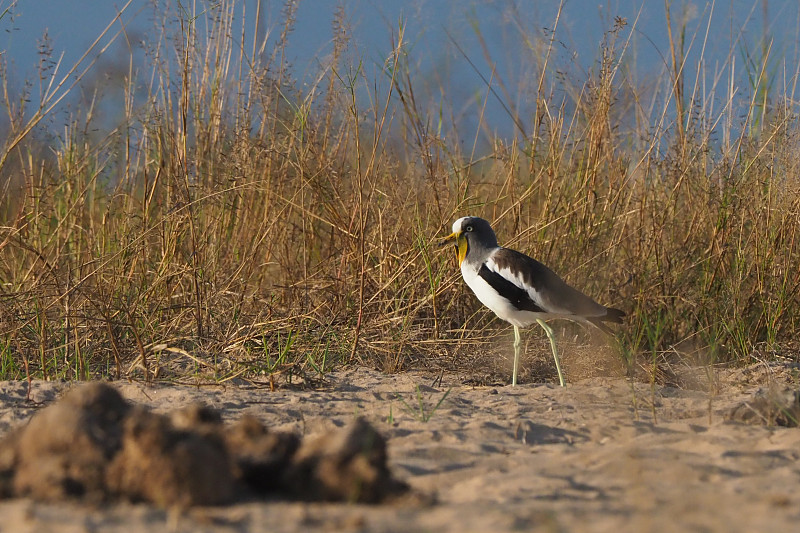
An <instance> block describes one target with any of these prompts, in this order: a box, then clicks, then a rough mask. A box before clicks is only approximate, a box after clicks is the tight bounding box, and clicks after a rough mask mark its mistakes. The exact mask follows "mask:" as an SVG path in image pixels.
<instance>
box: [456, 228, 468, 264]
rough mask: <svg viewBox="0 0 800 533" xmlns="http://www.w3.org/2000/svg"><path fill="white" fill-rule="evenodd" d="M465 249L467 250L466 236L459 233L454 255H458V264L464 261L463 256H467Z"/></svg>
mask: <svg viewBox="0 0 800 533" xmlns="http://www.w3.org/2000/svg"><path fill="white" fill-rule="evenodd" d="M467 251H469V243H468V242H467V236H466V235H464V234H463V233H459V234H458V238H457V244H456V257H458V264H459V265H460V264H461V263H462V261H464V258H465V257H467Z"/></svg>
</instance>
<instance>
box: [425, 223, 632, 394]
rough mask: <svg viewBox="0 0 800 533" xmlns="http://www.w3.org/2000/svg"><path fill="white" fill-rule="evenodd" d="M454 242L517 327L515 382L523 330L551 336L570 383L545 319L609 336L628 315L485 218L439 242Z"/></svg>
mask: <svg viewBox="0 0 800 533" xmlns="http://www.w3.org/2000/svg"><path fill="white" fill-rule="evenodd" d="M449 244H453V245H454V246H455V249H456V257H457V259H458V263H459V266H460V268H461V276H462V277H463V278H464V282H466V284H467V286H469V288H470V289H472V292H473V293H475V296H477V297H478V300H480V301H481V303H482V304H483V305H485V306H486V307H488V308H489V309H491V310H492V311H494V313H495V314H496V315H497V316H498V317H499V318H501V319H503V320H505V321H506V322H508V323H510V324H511V325H513V326H514V369H513V373H512V378H511V385H512V386H515V385H516V384H517V367H518V365H519V348H520V344H521V341H520V334H519V329H520V328H524V327H527V326H530V325H531V324H533V323H534V322H536V323H538V324H539V325H540V326H541V327H542V328H543V329H544V331H545V333H546V334H547V337H548V339H550V348H551V349H552V352H553V358H554V359H555V361H556V370H557V371H558V381H559V383H560V385H561V386H562V387H566V381H565V380H564V374H563V373H562V372H561V363H560V362H559V360H558V349H557V348H556V341H555V338H554V337H553V330H552V328H551V327H550V326H549V325H547V323H546V322H545V321H546V320H549V319H555V318H562V319H568V320H572V321H574V322H578V323H582V324H591V325H592V326H594V327H596V328H598V329H600V330H601V331H603V332H605V333H606V334H609V335H613V334H614V332H613V330H612V329H611V328H609V327H608V326H607V325H606V324H605V322H611V323H616V324H621V323H622V319H623V317H624V316H625V313H624V312H623V311H621V310H619V309H615V308H613V307H606V306H604V305H601V304H599V303H597V302H596V301H594V300H593V299H592V298H590V297H589V296H587V295H585V294H584V293H582V292H580V291H579V290H577V289H575V288H573V287H571V286H570V285H568V284H567V283H566V282H565V281H564V280H563V279H561V278H560V277H559V276H558V274H556V273H555V272H553V271H552V270H550V269H549V268H547V267H546V266H545V265H543V264H542V263H540V262H539V261H537V260H536V259H533V258H531V257H528V256H527V255H525V254H523V253H521V252H517V251H516V250H511V249H509V248H503V247H501V246H498V244H497V236H496V235H495V233H494V230H493V229H492V227H491V225H490V224H489V222H487V221H486V220H484V219H482V218H479V217H472V216H467V217H461V218H459V219H458V220H456V221H455V222H454V223H453V233H451V234H450V235H448V236H447V237H445V238H444V239H442V240H441V241H440V242H439V246H440V247H444V246H447V245H449Z"/></svg>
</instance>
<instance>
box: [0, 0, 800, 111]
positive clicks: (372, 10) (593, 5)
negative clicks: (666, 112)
mask: <svg viewBox="0 0 800 533" xmlns="http://www.w3.org/2000/svg"><path fill="white" fill-rule="evenodd" d="M12 4H13V5H12ZM124 4H125V2H124V1H118V2H113V1H108V0H18V1H16V2H13V1H12V0H0V12H2V11H3V10H4V9H5V8H6V7H9V6H12V9H11V11H10V13H8V14H6V16H5V17H4V18H3V19H2V20H0V30H2V31H0V51H2V52H3V60H4V61H5V63H6V65H7V72H8V76H9V79H10V80H11V82H12V86H16V87H19V86H20V85H19V84H21V83H22V80H26V79H27V80H34V81H35V80H36V79H37V73H36V64H37V61H38V57H39V56H38V52H37V50H38V47H39V46H40V43H41V42H42V39H43V36H44V35H45V34H47V36H48V38H49V41H50V45H51V46H52V49H53V52H54V54H53V55H54V57H56V58H58V57H59V56H60V55H61V54H62V53H63V65H64V66H66V65H71V64H73V63H74V62H75V61H76V60H77V59H78V58H79V57H80V56H81V55H82V53H83V52H84V51H85V50H86V48H87V47H88V46H89V45H90V44H91V42H92V41H93V40H94V39H95V38H96V37H97V36H98V35H99V34H100V33H101V32H102V30H103V28H105V27H106V26H107V25H108V24H109V22H111V21H112V20H113V19H114V18H115V16H116V14H117V12H118V10H119V9H120V8H121V7H122V6H123V5H124ZM182 4H185V5H189V6H191V2H188V1H184V2H182ZM182 4H179V2H177V1H170V0H159V2H158V3H157V4H154V3H153V2H152V1H151V0H133V1H132V3H131V5H130V6H129V7H128V8H127V10H126V11H125V13H124V14H123V15H122V16H121V17H120V20H119V21H118V22H117V23H115V24H114V26H113V29H112V31H114V32H116V31H118V30H120V29H122V28H124V29H125V31H126V36H127V39H126V38H119V39H117V41H116V43H115V44H114V45H113V46H112V48H111V49H110V50H109V52H107V53H106V55H105V61H104V62H101V63H100V64H98V65H96V66H95V67H94V68H95V70H96V71H97V72H96V73H95V74H96V75H97V76H102V75H103V69H107V68H110V65H111V63H113V62H114V61H118V62H119V61H121V62H123V63H125V62H126V61H127V57H129V56H130V50H134V52H135V54H136V55H135V57H141V54H142V52H141V49H142V46H141V43H142V41H146V40H147V39H148V38H149V36H150V34H151V32H153V21H154V17H156V16H158V14H159V13H162V12H163V10H164V9H165V8H166V7H169V8H170V9H171V10H173V12H174V11H175V10H176V9H178V6H179V5H182ZM257 4H258V2H257V0H242V1H239V2H236V3H235V9H236V12H237V13H239V14H241V13H244V16H245V18H246V24H245V27H246V28H247V30H248V32H249V31H251V28H254V27H256V26H258V27H259V28H260V30H259V31H260V32H265V31H268V30H269V31H271V32H272V35H273V36H275V35H277V34H278V33H279V32H280V29H281V25H282V15H281V12H282V9H283V2H270V1H262V2H261V13H262V16H261V19H260V20H259V21H256V20H255V17H254V15H255V12H256V6H257ZM197 5H198V6H203V5H204V4H203V3H202V2H201V3H198V4H197ZM339 5H342V6H343V7H344V12H345V13H346V16H347V19H348V21H349V23H350V26H351V30H352V38H353V47H352V53H353V54H354V55H355V56H358V57H360V58H363V59H364V61H365V65H366V68H373V69H374V72H375V73H377V72H378V71H379V69H380V64H381V62H382V60H383V59H385V58H386V57H387V56H388V54H389V52H390V50H391V36H392V32H393V31H395V30H396V28H397V24H398V21H400V20H401V19H402V20H404V22H405V24H406V40H407V41H408V42H409V44H410V48H409V50H410V57H411V59H412V63H413V64H414V65H415V76H416V77H417V79H418V80H419V81H420V83H423V84H424V83H425V82H428V83H430V87H429V88H428V91H429V92H430V94H435V93H436V91H441V92H444V93H446V94H447V98H448V101H449V102H450V103H451V104H454V107H456V108H457V107H459V102H461V101H463V102H465V104H464V105H465V106H466V107H469V102H470V100H471V99H474V95H475V94H477V93H480V92H481V91H482V90H484V89H485V85H484V82H483V81H482V80H481V78H480V76H479V75H478V73H476V72H475V69H477V70H478V71H479V72H480V73H481V74H482V75H483V76H484V77H485V78H489V77H491V76H492V67H494V68H495V69H496V71H495V72H496V75H497V76H500V77H501V78H502V79H503V80H504V81H505V82H506V83H507V84H508V85H509V88H510V89H511V91H510V92H511V93H514V94H512V96H511V97H512V98H516V99H519V100H520V101H524V100H525V98H526V95H525V94H524V90H523V89H522V87H523V86H524V83H523V82H524V80H525V78H526V76H527V75H528V70H529V68H530V61H529V58H527V55H529V54H530V51H529V50H527V49H526V48H525V47H524V46H523V43H524V37H525V36H526V35H527V36H531V35H534V36H536V35H538V36H541V35H544V34H546V32H547V30H546V29H552V27H553V25H554V21H555V17H556V12H557V5H558V4H557V2H550V1H523V0H484V1H477V0H462V1H459V0H410V1H406V2H398V1H395V0H341V1H339V0H300V2H299V8H298V12H297V24H296V26H295V29H294V32H293V33H292V35H291V37H290V45H289V54H290V60H291V63H292V65H293V68H294V74H295V76H296V77H297V78H299V79H300V80H301V81H302V80H304V79H310V78H313V75H314V73H315V72H316V71H317V69H318V67H319V58H320V57H322V56H324V55H325V54H327V53H329V52H330V50H331V47H332V44H331V39H332V30H331V20H332V19H333V13H334V10H335V9H336V7H337V6H339ZM765 6H766V13H767V18H766V20H765V19H764V18H763V14H764V8H765ZM798 6H800V3H798V2H788V1H775V0H772V1H766V2H765V0H727V1H725V0H723V1H720V2H717V3H715V4H713V16H712V17H711V18H710V20H709V13H711V10H712V3H711V2H698V1H695V2H684V1H680V0H674V1H673V2H672V10H673V12H672V16H673V18H674V26H673V28H674V31H676V32H677V28H678V22H680V21H681V19H682V18H683V17H684V16H685V20H686V22H687V24H686V28H687V30H688V31H687V39H689V40H691V39H692V38H694V41H693V43H692V45H691V46H692V51H691V52H690V54H689V57H690V61H697V60H698V59H699V51H700V50H701V48H703V46H704V47H705V60H706V63H707V64H708V65H709V67H708V68H709V69H713V68H715V67H714V65H715V64H716V65H723V64H725V63H726V61H727V56H728V54H729V52H730V51H731V49H732V47H731V40H732V38H733V39H739V41H738V42H739V44H737V45H735V46H734V47H733V49H734V50H735V51H736V53H737V54H741V53H742V50H743V49H744V48H743V47H744V46H746V47H750V48H752V47H754V46H756V43H758V42H759V39H761V37H762V36H763V35H764V34H765V32H766V34H767V35H769V36H770V37H773V38H774V39H775V44H774V51H775V53H776V54H779V55H778V57H779V59H780V61H781V62H782V63H783V64H785V65H787V66H791V65H797V63H798V42H797V41H798V35H800V32H798V25H799V24H800V21H799V20H798V16H799V15H798V12H799V7H798ZM617 16H619V17H624V18H626V19H627V20H628V23H629V26H628V29H630V28H631V27H632V25H633V23H634V21H636V29H635V31H634V32H633V34H632V39H631V48H630V49H629V51H628V56H627V58H628V60H629V61H630V62H631V63H632V64H635V65H636V70H637V75H641V76H643V77H647V76H657V75H658V73H659V72H661V71H662V68H663V65H664V58H666V57H668V44H667V43H668V41H667V31H666V23H665V15H664V3H663V2H661V1H643V0H612V1H609V2H598V1H596V0H595V1H591V0H567V1H566V2H565V3H564V9H563V13H562V15H561V18H560V20H559V23H558V30H557V32H556V40H557V43H558V44H557V47H556V54H555V56H554V61H555V64H556V65H563V68H564V70H565V71H569V72H571V73H572V74H573V75H575V76H576V77H578V78H579V77H580V73H582V72H583V73H585V72H587V71H588V70H589V69H592V68H594V67H595V66H596V61H597V57H598V50H599V44H600V42H601V41H602V39H603V34H604V32H605V31H606V30H607V29H608V28H610V27H611V25H612V22H613V20H614V18H615V17H617ZM637 17H638V21H637ZM706 28H709V38H708V40H707V41H706V40H705V31H706ZM479 35H480V36H482V37H483V41H484V43H485V46H486V50H485V52H484V49H483V48H482V45H481V41H480V39H479ZM455 44H457V45H458V47H460V48H461V49H462V50H463V51H464V53H465V54H466V56H467V57H469V58H470V60H471V61H472V62H473V65H470V64H469V62H468V61H467V60H466V59H465V58H464V56H463V55H462V54H461V53H460V52H459V51H458V50H457V47H456V46H455ZM487 54H488V58H487ZM64 66H62V67H61V69H62V72H64V71H65V67H64ZM692 70H696V69H695V68H693V69H692ZM743 72H744V70H743V69H740V74H742V75H743ZM790 74H792V73H790ZM368 76H369V74H368ZM583 79H584V80H585V76H584V78H583ZM742 82H744V80H742ZM495 111H496V112H498V110H497V109H495ZM507 126H508V125H507V124H505V123H503V121H499V122H498V127H507Z"/></svg>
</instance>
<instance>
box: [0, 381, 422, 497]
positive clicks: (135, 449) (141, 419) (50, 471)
mask: <svg viewBox="0 0 800 533" xmlns="http://www.w3.org/2000/svg"><path fill="white" fill-rule="evenodd" d="M408 492H409V489H408V486H407V485H406V484H404V483H402V482H400V481H398V480H396V479H394V478H393V477H392V475H391V473H390V472H389V469H388V466H387V463H386V441H385V440H384V439H383V437H382V436H381V435H380V434H379V433H378V432H377V431H376V430H375V429H373V428H372V427H371V426H370V425H369V424H368V423H367V422H366V421H364V420H363V419H358V420H356V421H355V422H354V423H353V424H351V425H350V426H349V427H346V428H343V429H341V430H338V431H335V432H331V433H329V434H326V435H322V436H319V437H317V438H313V439H308V441H307V442H305V441H301V439H300V438H299V437H298V436H297V435H294V434H291V433H278V432H272V431H269V429H268V428H266V427H265V426H264V425H263V424H262V423H261V422H260V421H259V420H258V419H256V418H254V417H252V416H244V417H242V418H241V419H240V420H238V421H237V422H235V423H233V424H227V425H226V424H223V422H222V419H221V417H220V415H219V413H218V412H217V411H215V410H213V409H210V408H208V407H205V406H202V405H193V406H190V407H187V408H185V409H181V410H178V411H175V412H174V413H172V414H171V415H170V416H165V415H160V414H157V413H153V412H151V411H149V410H148V409H146V408H144V407H141V406H132V405H130V404H128V403H127V402H126V401H125V400H124V399H123V398H122V396H121V395H120V394H119V393H118V392H117V390H116V389H115V388H114V387H113V386H111V385H109V384H106V383H89V384H86V385H83V386H81V387H78V388H76V389H74V390H72V391H70V392H69V393H68V394H66V395H65V396H64V398H63V399H62V400H60V401H59V402H57V403H55V404H53V405H51V406H49V407H47V408H45V409H43V410H42V411H41V412H39V413H37V414H36V415H35V416H34V417H33V418H32V419H31V420H30V422H29V423H28V424H27V425H25V426H23V427H20V428H17V429H16V430H15V431H12V432H11V433H10V434H8V435H7V436H6V437H5V438H3V440H2V442H0V497H4V498H9V497H30V498H33V499H37V500H61V499H66V498H82V499H87V500H90V501H93V502H101V501H110V500H113V499H125V500H131V501H145V502H151V503H153V504H156V505H160V506H173V505H177V506H192V505H220V504H227V503H232V502H235V501H238V500H243V499H252V498H254V497H259V496H265V495H269V496H271V497H282V498H290V499H299V500H315V501H351V502H367V503H380V502H386V501H389V500H392V499H395V498H397V497H400V496H402V495H404V494H407V493H408Z"/></svg>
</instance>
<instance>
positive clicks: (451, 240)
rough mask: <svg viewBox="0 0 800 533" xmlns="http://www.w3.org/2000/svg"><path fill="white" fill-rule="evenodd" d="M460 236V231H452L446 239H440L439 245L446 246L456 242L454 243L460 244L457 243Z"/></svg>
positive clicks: (440, 246)
mask: <svg viewBox="0 0 800 533" xmlns="http://www.w3.org/2000/svg"><path fill="white" fill-rule="evenodd" d="M458 237H459V233H458V232H455V233H451V234H450V235H448V236H447V237H445V238H444V239H442V240H440V241H439V242H438V243H437V247H439V248H444V247H445V246H447V245H448V244H454V245H456V246H458V244H457V243H458Z"/></svg>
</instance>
